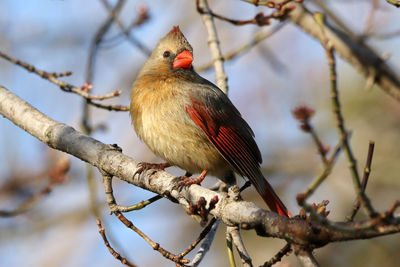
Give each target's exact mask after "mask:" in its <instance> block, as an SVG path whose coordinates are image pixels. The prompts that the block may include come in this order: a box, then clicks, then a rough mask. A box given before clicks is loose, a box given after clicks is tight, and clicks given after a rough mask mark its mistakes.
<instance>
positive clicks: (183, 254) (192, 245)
mask: <svg viewBox="0 0 400 267" xmlns="http://www.w3.org/2000/svg"><path fill="white" fill-rule="evenodd" d="M216 221H217V219H216V218H212V219H211V221H210V222H209V223H208V225H207V226H206V227H205V228H204V229H203V231H201V233H200V235H199V237H198V238H197V239H196V240H195V241H194V242H193V243H192V244H190V245H189V247H188V248H187V249H185V250H184V251H183V252H182V253H180V254H179V255H178V258H183V257H185V256H186V255H187V254H188V253H189V252H191V251H192V250H193V249H194V248H195V247H196V246H197V245H198V244H199V243H200V241H201V240H203V238H205V237H206V236H207V234H208V233H209V232H210V230H211V228H212V226H213V225H214V223H215V222H216Z"/></svg>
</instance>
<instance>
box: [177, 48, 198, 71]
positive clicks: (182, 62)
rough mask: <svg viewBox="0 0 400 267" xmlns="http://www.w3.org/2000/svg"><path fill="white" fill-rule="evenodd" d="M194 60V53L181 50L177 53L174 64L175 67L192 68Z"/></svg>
mask: <svg viewBox="0 0 400 267" xmlns="http://www.w3.org/2000/svg"><path fill="white" fill-rule="evenodd" d="M192 62H193V55H192V53H190V52H189V51H187V50H184V51H182V52H180V53H179V54H178V55H176V57H175V60H174V63H173V64H172V68H173V69H177V68H185V69H190V67H191V66H192Z"/></svg>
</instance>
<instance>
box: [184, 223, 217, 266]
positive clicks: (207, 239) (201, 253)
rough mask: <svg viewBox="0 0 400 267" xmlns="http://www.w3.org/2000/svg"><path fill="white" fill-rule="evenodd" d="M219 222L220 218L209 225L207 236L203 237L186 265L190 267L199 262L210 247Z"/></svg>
mask: <svg viewBox="0 0 400 267" xmlns="http://www.w3.org/2000/svg"><path fill="white" fill-rule="evenodd" d="M220 222H221V220H220V219H217V220H216V222H215V223H214V225H213V226H212V227H211V230H210V231H209V232H208V234H207V236H206V237H205V238H204V240H203V242H202V243H201V245H200V249H199V250H198V252H197V253H196V255H195V256H194V257H193V260H192V261H191V263H190V264H189V265H188V266H191V267H197V266H198V265H199V264H200V262H201V261H202V260H203V258H204V256H205V255H206V253H207V252H208V250H209V249H210V247H211V244H212V242H213V240H214V237H215V234H216V232H217V229H218V226H219V223H220Z"/></svg>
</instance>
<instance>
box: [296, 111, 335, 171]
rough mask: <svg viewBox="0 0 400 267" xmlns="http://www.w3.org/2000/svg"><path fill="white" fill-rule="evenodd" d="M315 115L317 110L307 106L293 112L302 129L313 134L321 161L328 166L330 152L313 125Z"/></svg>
mask: <svg viewBox="0 0 400 267" xmlns="http://www.w3.org/2000/svg"><path fill="white" fill-rule="evenodd" d="M314 113H315V110H314V109H312V108H310V107H308V106H306V105H300V106H298V107H296V108H295V109H294V110H292V114H293V116H294V117H295V118H296V119H297V120H298V121H299V122H300V123H301V124H300V129H301V130H303V131H304V132H306V133H309V134H311V137H312V140H313V141H314V143H315V145H316V147H317V148H318V153H319V154H320V156H321V160H322V162H323V163H324V165H325V166H326V165H327V164H328V160H327V158H326V154H327V153H328V151H329V147H325V146H324V144H323V143H322V141H321V139H320V138H319V136H318V134H317V132H316V131H315V129H314V127H313V125H312V124H311V118H312V117H313V116H314Z"/></svg>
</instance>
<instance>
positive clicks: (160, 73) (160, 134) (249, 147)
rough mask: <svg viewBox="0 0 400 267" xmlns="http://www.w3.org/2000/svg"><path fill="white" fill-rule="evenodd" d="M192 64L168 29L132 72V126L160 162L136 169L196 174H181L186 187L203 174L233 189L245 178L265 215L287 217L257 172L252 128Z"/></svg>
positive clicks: (185, 45) (176, 33)
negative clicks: (169, 169) (264, 206)
mask: <svg viewBox="0 0 400 267" xmlns="http://www.w3.org/2000/svg"><path fill="white" fill-rule="evenodd" d="M192 62H193V48H192V46H191V45H190V44H189V42H188V41H187V39H186V38H185V36H184V35H183V33H182V32H181V30H180V28H179V26H174V27H173V28H172V30H171V31H169V32H168V34H167V35H166V36H165V37H164V38H162V39H161V40H160V41H159V43H158V44H157V45H156V47H155V49H154V50H153V52H152V54H151V56H150V57H149V59H148V60H147V61H146V62H145V63H144V65H143V67H142V68H141V70H140V71H139V73H138V76H137V78H136V80H135V82H134V84H133V87H132V91H131V102H130V117H131V120H132V124H133V127H134V129H135V131H136V133H137V135H138V137H139V138H140V139H141V140H142V141H143V142H144V143H145V144H146V145H147V146H148V147H149V148H150V150H151V151H152V152H153V153H154V154H156V155H157V156H159V157H161V158H162V159H164V160H165V161H166V163H163V164H150V163H144V162H143V163H141V164H142V165H141V166H142V167H145V168H146V167H149V168H150V167H151V168H158V169H164V168H166V167H169V166H177V167H179V168H181V169H183V170H185V171H186V172H187V173H188V174H193V173H200V176H199V177H198V178H188V177H186V176H184V181H185V183H186V184H189V185H190V184H191V183H197V184H199V183H200V182H201V181H202V180H203V179H204V178H205V177H206V175H207V174H211V175H213V176H215V177H217V178H219V179H220V180H222V181H223V182H225V183H226V184H227V185H233V184H235V182H236V178H235V175H234V173H237V174H239V175H240V176H242V177H246V178H248V179H249V180H250V182H251V184H252V185H253V186H254V187H255V189H256V190H257V192H258V193H259V194H260V195H261V197H262V198H263V200H264V201H265V202H266V204H267V205H268V207H269V209H270V210H271V211H273V212H276V213H278V214H279V215H281V216H286V217H291V214H290V213H289V211H288V209H287V208H286V207H285V205H284V204H283V202H282V201H281V200H280V198H279V197H278V195H277V194H276V193H275V191H274V190H273V188H272V187H271V185H270V184H269V183H268V181H267V180H266V179H265V177H264V176H263V174H262V172H261V170H260V164H261V162H262V158H261V153H260V150H259V148H258V146H257V144H256V142H255V140H254V133H253V131H252V129H251V128H250V126H249V125H248V124H247V122H246V121H245V120H244V119H243V118H242V116H241V114H240V112H239V111H238V109H237V108H236V107H235V106H234V105H233V104H232V102H231V101H230V99H229V98H228V97H227V95H226V94H225V93H224V92H223V91H222V90H221V89H219V88H218V87H217V86H216V85H214V84H213V83H212V82H210V81H208V80H206V79H204V78H203V77H201V76H200V75H199V74H197V73H196V71H195V70H194V68H193V66H192ZM187 176H189V175H187Z"/></svg>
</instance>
